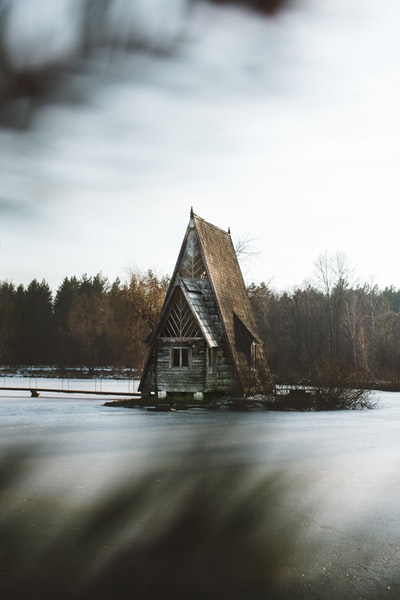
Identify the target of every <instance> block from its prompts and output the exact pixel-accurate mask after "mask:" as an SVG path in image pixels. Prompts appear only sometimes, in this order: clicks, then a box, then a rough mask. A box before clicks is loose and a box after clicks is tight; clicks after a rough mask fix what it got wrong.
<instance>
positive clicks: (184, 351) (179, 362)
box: [171, 348, 190, 368]
mask: <svg viewBox="0 0 400 600" xmlns="http://www.w3.org/2000/svg"><path fill="white" fill-rule="evenodd" d="M189 362H190V357H189V348H172V351H171V366H172V367H176V368H181V367H189Z"/></svg>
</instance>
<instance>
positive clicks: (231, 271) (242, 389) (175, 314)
mask: <svg viewBox="0 0 400 600" xmlns="http://www.w3.org/2000/svg"><path fill="white" fill-rule="evenodd" d="M148 341H149V344H150V350H149V354H148V358H147V362H146V365H145V368H144V370H143V374H142V378H141V381H140V386H139V390H140V391H141V392H142V394H143V395H149V394H156V395H157V396H158V397H160V398H164V397H166V396H179V395H188V396H189V397H194V398H197V399H199V400H200V399H202V398H203V397H204V396H210V395H221V396H224V395H225V396H226V395H230V396H235V397H242V396H245V395H249V394H253V393H259V392H264V391H267V390H268V389H270V374H269V369H268V365H267V360H266V353H265V349H264V345H263V342H262V340H261V338H260V335H259V333H258V329H257V325H256V321H255V317H254V314H253V310H252V307H251V303H250V300H249V297H248V294H247V291H246V286H245V283H244V280H243V277H242V273H241V270H240V267H239V263H238V260H237V256H236V253H235V249H234V247H233V243H232V239H231V235H230V232H229V231H228V232H226V231H223V230H222V229H220V228H219V227H216V226H215V225H212V224H211V223H208V222H207V221H205V220H204V219H202V218H200V217H199V216H197V215H195V214H194V213H193V210H191V213H190V221H189V225H188V227H187V230H186V235H185V237H184V240H183V244H182V247H181V251H180V254H179V257H178V260H177V263H176V267H175V270H174V273H173V275H172V278H171V282H170V285H169V288H168V291H167V294H166V298H165V301H164V305H163V308H162V310H161V314H160V319H159V322H158V324H157V326H156V328H155V329H154V331H153V333H152V334H151V336H150V337H149V340H148Z"/></svg>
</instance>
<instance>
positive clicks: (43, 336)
mask: <svg viewBox="0 0 400 600" xmlns="http://www.w3.org/2000/svg"><path fill="white" fill-rule="evenodd" d="M168 283H169V278H168V276H162V277H159V276H157V275H155V274H154V273H153V272H152V271H148V272H147V273H141V272H136V273H132V274H131V276H130V278H129V281H127V282H121V281H120V280H119V279H117V280H115V281H113V282H110V281H109V280H108V278H107V277H105V276H103V275H102V274H97V275H95V276H88V275H86V274H85V275H83V276H81V277H75V276H73V277H66V278H65V279H64V280H63V282H62V283H61V285H60V286H59V288H58V289H57V290H56V291H55V293H54V294H53V292H52V290H51V289H50V287H49V285H48V283H47V282H46V281H45V280H42V281H38V280H36V279H34V280H33V281H31V283H29V285H27V286H26V287H25V286H23V285H18V286H15V285H14V284H13V283H11V282H8V281H3V282H0V364H2V365H4V366H7V367H10V368H16V367H18V366H21V365H52V366H55V367H57V368H59V369H60V370H61V371H62V370H63V369H66V368H68V367H79V368H81V369H83V370H84V372H85V373H88V374H90V373H93V372H94V370H95V369H96V368H99V367H113V368H114V369H129V370H130V371H131V372H133V373H136V374H137V375H139V374H140V372H141V369H142V368H143V365H144V361H145V358H146V353H147V345H146V338H147V337H148V335H149V334H150V332H151V330H152V328H153V327H154V325H155V323H156V321H157V318H158V315H159V312H160V309H161V306H162V303H163V300H164V297H165V293H166V290H167V287H168ZM248 292H249V296H250V299H251V302H252V305H253V308H254V311H255V315H256V319H257V322H258V326H259V329H260V333H261V337H262V339H263V341H264V343H265V346H266V349H267V355H268V360H269V364H270V368H271V371H272V374H273V377H274V380H275V382H276V383H302V384H303V383H318V382H328V383H329V380H340V381H344V380H345V381H348V382H349V383H351V385H358V386H363V387H376V386H380V387H387V388H388V389H392V388H394V387H396V386H398V384H399V383H400V376H399V372H400V344H399V339H400V290H399V289H395V288H394V287H393V286H390V287H385V288H384V289H380V288H379V287H378V286H376V285H372V284H367V283H364V284H360V283H356V284H355V283H354V282H352V279H351V274H350V270H349V269H348V266H347V264H346V261H345V260H344V259H343V257H341V256H340V255H336V256H327V255H324V256H321V257H320V258H319V260H318V262H317V263H316V272H315V276H314V278H313V280H312V282H309V283H307V284H304V285H303V286H301V287H295V288H293V289H292V290H290V291H280V292H277V291H274V290H273V289H272V288H271V287H270V286H269V285H267V284H266V283H264V282H262V283H259V284H255V283H252V284H250V285H249V286H248Z"/></svg>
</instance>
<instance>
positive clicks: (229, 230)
mask: <svg viewBox="0 0 400 600" xmlns="http://www.w3.org/2000/svg"><path fill="white" fill-rule="evenodd" d="M228 233H229V235H231V228H230V227H228Z"/></svg>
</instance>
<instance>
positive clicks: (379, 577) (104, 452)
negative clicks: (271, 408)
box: [0, 377, 400, 598]
mask: <svg viewBox="0 0 400 600" xmlns="http://www.w3.org/2000/svg"><path fill="white" fill-rule="evenodd" d="M3 379H4V378H3ZM60 384H61V381H58V380H54V379H50V380H44V379H41V380H38V381H36V387H52V388H54V387H56V385H60ZM0 385H12V386H19V385H20V386H21V387H22V386H27V385H29V386H31V385H32V382H30V383H29V384H28V383H27V379H23V378H17V377H13V378H9V379H8V380H7V381H2V382H1V384H0ZM62 385H64V386H66V385H68V386H70V389H95V388H94V387H93V386H94V385H96V386H97V389H101V390H103V391H107V390H110V391H123V392H125V391H129V392H132V391H134V389H136V388H135V385H136V383H134V382H132V381H129V382H128V381H122V380H121V381H110V380H103V381H97V382H94V381H93V380H87V381H86V380H70V381H68V382H65V381H64V382H62ZM64 389H65V388H64ZM375 398H376V403H377V404H376V408H375V409H373V410H362V411H336V412H324V413H312V412H310V413H290V412H286V413H283V412H282V413H279V412H267V411H261V410H254V411H253V410H248V411H246V412H231V411H228V410H224V409H221V410H216V411H206V410H203V409H191V410H187V411H178V412H171V413H152V412H148V411H146V410H144V409H126V408H122V407H121V408H115V407H113V408H110V407H106V406H104V402H105V401H106V400H108V398H107V397H102V396H95V395H93V396H87V395H81V396H80V395H67V394H54V393H51V392H48V393H47V392H46V393H43V394H41V396H40V397H39V398H31V397H30V394H29V392H22V391H13V392H9V391H0V432H1V438H0V451H1V452H2V454H3V456H5V455H6V454H7V453H11V452H12V451H13V449H14V448H15V447H16V446H21V445H22V446H23V447H27V448H28V449H29V452H32V453H34V455H35V456H36V462H37V464H36V467H35V468H34V469H33V470H32V472H31V473H30V474H28V475H27V476H26V477H27V480H26V481H25V486H26V489H28V488H29V489H30V492H29V493H30V494H31V495H34V494H35V493H39V492H40V493H45V494H47V495H50V496H51V495H53V496H56V495H57V494H59V493H60V490H62V491H63V493H65V492H66V490H68V497H69V498H71V501H72V499H73V500H74V501H75V502H76V501H77V499H79V500H80V501H87V500H89V501H90V500H92V499H94V498H98V497H99V495H102V494H105V493H106V490H107V489H109V488H110V487H114V486H118V485H120V484H121V483H123V482H124V481H127V480H130V479H132V478H134V477H135V476H136V475H137V474H138V473H141V472H143V471H144V470H145V469H146V468H148V467H149V465H154V464H157V465H162V466H163V468H165V469H168V468H170V467H171V466H172V465H173V464H175V463H176V462H177V461H179V460H180V459H181V458H182V456H183V455H185V453H189V452H190V451H191V449H193V448H195V449H196V452H197V451H199V450H201V449H205V450H208V451H209V453H210V455H211V456H212V457H213V460H214V459H215V463H217V462H218V461H221V459H223V460H229V461H237V462H239V463H240V464H242V465H243V464H244V465H248V466H249V468H250V467H252V468H254V469H255V470H256V471H257V472H258V473H263V474H268V473H272V472H280V473H284V474H285V476H286V477H287V478H288V480H290V481H291V486H290V491H289V492H288V497H287V498H286V499H285V502H287V503H288V507H289V508H288V510H291V509H293V511H298V512H299V514H301V515H302V517H301V518H302V519H303V520H304V521H305V522H307V539H309V540H310V539H313V540H315V539H316V540H318V542H319V545H320V546H321V547H320V548H319V550H318V552H317V553H316V554H315V556H314V559H313V565H314V572H315V569H317V570H319V571H320V572H321V574H322V573H326V572H327V569H328V568H329V565H332V564H333V563H335V564H336V567H335V568H336V572H337V569H338V568H340V572H341V577H342V578H344V579H345V580H346V581H347V579H346V577H348V578H350V579H351V581H353V582H357V586H356V590H355V591H354V589H353V588H354V585H356V584H355V583H354V584H352V585H353V588H351V589H352V592H351V593H350V592H349V593H348V597H354V598H358V597H364V596H363V595H362V594H365V597H366V595H367V592H368V593H370V591H371V590H374V592H373V594H372V596H371V595H370V596H369V597H377V598H378V597H383V596H381V594H383V593H384V595H385V597H386V595H388V594H390V595H393V596H395V595H396V594H398V593H399V590H400V505H399V493H400V435H399V431H400V393H381V392H376V393H375ZM290 507H292V508H290ZM349 553H350V554H351V557H352V558H351V561H349V560H348V556H349ZM337 565H340V567H338V566H337ZM345 571H348V573H346V572H345ZM305 576H307V573H305ZM352 594H353V595H352ZM374 594H375V595H376V596H374ZM321 597H325V596H321ZM326 597H329V596H328V595H327V596H326Z"/></svg>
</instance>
